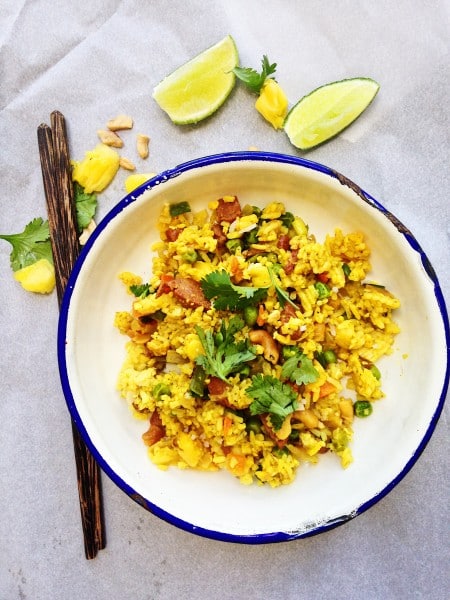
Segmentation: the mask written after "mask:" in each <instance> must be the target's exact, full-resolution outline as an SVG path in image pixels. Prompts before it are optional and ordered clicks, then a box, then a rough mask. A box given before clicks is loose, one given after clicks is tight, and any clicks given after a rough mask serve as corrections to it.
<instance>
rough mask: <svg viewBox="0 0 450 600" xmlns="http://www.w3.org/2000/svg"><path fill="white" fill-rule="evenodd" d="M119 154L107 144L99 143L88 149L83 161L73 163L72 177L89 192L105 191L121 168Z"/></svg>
mask: <svg viewBox="0 0 450 600" xmlns="http://www.w3.org/2000/svg"><path fill="white" fill-rule="evenodd" d="M119 162H120V157H119V154H118V153H117V152H116V151H115V150H113V149H112V148H110V147H109V146H106V144H97V146H96V147H95V148H94V149H93V150H88V151H87V152H86V154H85V157H84V159H83V160H82V161H81V162H75V161H74V163H73V165H74V168H73V171H72V179H73V180H74V181H78V183H79V184H80V185H81V186H82V187H83V188H84V191H85V192H86V193H87V194H91V193H92V192H101V191H103V190H104V189H105V188H106V187H107V186H108V185H109V184H110V183H111V181H112V180H113V179H114V177H115V175H116V173H117V171H118V170H119Z"/></svg>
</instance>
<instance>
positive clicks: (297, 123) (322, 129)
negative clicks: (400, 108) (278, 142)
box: [284, 77, 380, 150]
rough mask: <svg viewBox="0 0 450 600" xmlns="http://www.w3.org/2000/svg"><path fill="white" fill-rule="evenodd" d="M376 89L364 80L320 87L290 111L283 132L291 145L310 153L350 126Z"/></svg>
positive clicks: (376, 86)
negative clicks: (311, 149)
mask: <svg viewBox="0 0 450 600" xmlns="http://www.w3.org/2000/svg"><path fill="white" fill-rule="evenodd" d="M379 88H380V85H379V84H378V83H377V82H376V81H374V80H373V79H369V78H367V77H358V78H355V79H343V80H342V81H335V82H333V83H328V84H327V85H323V86H322V87H319V88H317V89H316V90H314V91H313V92H311V93H310V94H308V95H307V96H304V97H303V98H302V99H301V100H299V101H298V102H297V104H296V105H295V106H293V107H292V108H291V110H290V111H289V113H288V115H287V117H286V119H285V121H284V130H285V132H286V134H287V136H288V138H289V139H290V141H291V142H292V144H294V146H296V147H297V148H300V150H309V149H310V148H313V147H314V146H317V145H318V144H322V143H323V142H325V141H327V140H329V139H330V138H332V137H334V136H335V135H336V134H338V133H339V132H340V131H342V130H343V129H345V128H346V127H347V126H348V125H350V123H352V122H353V121H354V120H355V119H356V118H357V117H359V115H360V114H361V113H362V112H363V111H364V110H365V109H366V108H367V107H368V106H369V104H370V103H371V102H372V100H373V99H374V98H375V96H376V93H377V92H378V90H379Z"/></svg>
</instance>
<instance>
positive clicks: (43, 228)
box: [0, 217, 53, 271]
mask: <svg viewBox="0 0 450 600" xmlns="http://www.w3.org/2000/svg"><path fill="white" fill-rule="evenodd" d="M0 239H2V240H6V241H7V242H9V243H10V244H11V245H12V251H11V254H10V260H11V268H12V270H13V271H18V270H19V269H23V268H24V267H28V266H29V265H32V264H33V263H35V262H37V261H38V260H40V259H41V258H45V259H47V260H48V261H49V262H51V263H53V254H52V247H51V243H50V231H49V228H48V221H43V220H42V219H41V217H38V218H36V219H33V220H32V221H30V222H29V223H28V225H26V227H25V229H24V230H23V231H22V232H21V233H11V234H8V235H0Z"/></svg>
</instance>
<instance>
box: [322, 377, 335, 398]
mask: <svg viewBox="0 0 450 600" xmlns="http://www.w3.org/2000/svg"><path fill="white" fill-rule="evenodd" d="M335 391H336V386H335V385H333V384H332V383H331V382H329V381H325V383H324V384H323V385H321V387H320V394H319V398H324V397H325V396H329V395H330V394H332V393H333V392H335Z"/></svg>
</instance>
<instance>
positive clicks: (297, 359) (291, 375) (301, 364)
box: [281, 350, 319, 385]
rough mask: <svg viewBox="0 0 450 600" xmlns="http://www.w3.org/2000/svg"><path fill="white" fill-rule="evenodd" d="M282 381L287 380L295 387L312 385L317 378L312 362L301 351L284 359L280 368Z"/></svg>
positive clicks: (317, 374)
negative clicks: (294, 384) (295, 385)
mask: <svg viewBox="0 0 450 600" xmlns="http://www.w3.org/2000/svg"><path fill="white" fill-rule="evenodd" d="M281 377H282V379H288V380H289V381H292V382H293V383H296V384H297V385H301V384H302V383H304V384H307V383H314V382H315V381H317V379H318V377H319V373H318V371H317V369H316V368H315V367H314V365H313V362H312V360H311V359H310V358H308V357H307V356H306V355H305V354H303V352H302V351H301V350H298V351H297V352H295V353H294V355H293V356H291V357H289V358H288V359H286V360H285V361H284V363H283V366H282V367H281Z"/></svg>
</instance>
